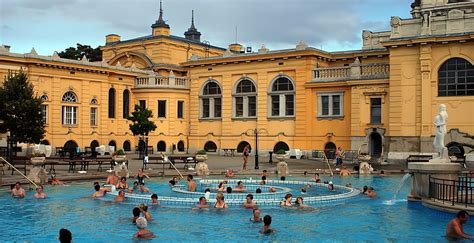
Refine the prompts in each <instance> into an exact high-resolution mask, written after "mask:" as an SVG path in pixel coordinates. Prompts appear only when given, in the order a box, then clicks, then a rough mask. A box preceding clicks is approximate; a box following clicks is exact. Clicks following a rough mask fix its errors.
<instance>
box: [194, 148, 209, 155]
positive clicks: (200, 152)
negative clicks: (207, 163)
mask: <svg viewBox="0 0 474 243" xmlns="http://www.w3.org/2000/svg"><path fill="white" fill-rule="evenodd" d="M196 154H198V155H206V154H207V152H206V150H204V149H202V150H199V151H197V153H196Z"/></svg>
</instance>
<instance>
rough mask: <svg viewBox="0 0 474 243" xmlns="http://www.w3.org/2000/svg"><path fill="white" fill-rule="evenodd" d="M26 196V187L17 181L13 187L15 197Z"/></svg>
mask: <svg viewBox="0 0 474 243" xmlns="http://www.w3.org/2000/svg"><path fill="white" fill-rule="evenodd" d="M25 196H26V192H25V189H23V188H22V187H21V183H20V182H17V183H15V187H13V189H12V197H15V198H24V197H25Z"/></svg>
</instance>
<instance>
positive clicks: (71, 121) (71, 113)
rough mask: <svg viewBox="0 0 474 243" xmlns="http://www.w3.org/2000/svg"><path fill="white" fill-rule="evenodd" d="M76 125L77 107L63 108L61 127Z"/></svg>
mask: <svg viewBox="0 0 474 243" xmlns="http://www.w3.org/2000/svg"><path fill="white" fill-rule="evenodd" d="M75 124H77V106H63V125H75Z"/></svg>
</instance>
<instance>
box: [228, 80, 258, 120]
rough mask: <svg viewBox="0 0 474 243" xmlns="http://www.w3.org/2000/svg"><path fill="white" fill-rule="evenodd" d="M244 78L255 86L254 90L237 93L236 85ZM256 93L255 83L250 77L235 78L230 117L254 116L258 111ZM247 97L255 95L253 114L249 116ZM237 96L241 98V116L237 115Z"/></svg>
mask: <svg viewBox="0 0 474 243" xmlns="http://www.w3.org/2000/svg"><path fill="white" fill-rule="evenodd" d="M245 80H248V81H250V82H251V83H252V84H253V86H254V87H255V92H248V93H237V87H238V86H239V84H240V82H243V81H245ZM257 94H258V89H257V85H256V84H255V82H254V81H253V80H252V79H250V78H247V77H245V78H241V79H239V80H237V82H236V83H235V86H234V88H233V90H232V96H233V97H232V100H233V102H232V104H233V105H232V118H237V119H242V118H256V117H257V112H258V99H257ZM249 97H255V115H254V116H250V115H249V108H250V106H249ZM237 98H242V106H243V107H242V116H237Z"/></svg>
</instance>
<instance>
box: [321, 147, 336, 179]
mask: <svg viewBox="0 0 474 243" xmlns="http://www.w3.org/2000/svg"><path fill="white" fill-rule="evenodd" d="M323 154H324V159H325V160H326V163H327V164H328V167H329V172H331V176H334V173H332V168H331V165H330V164H329V159H328V157H327V156H326V153H323Z"/></svg>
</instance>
